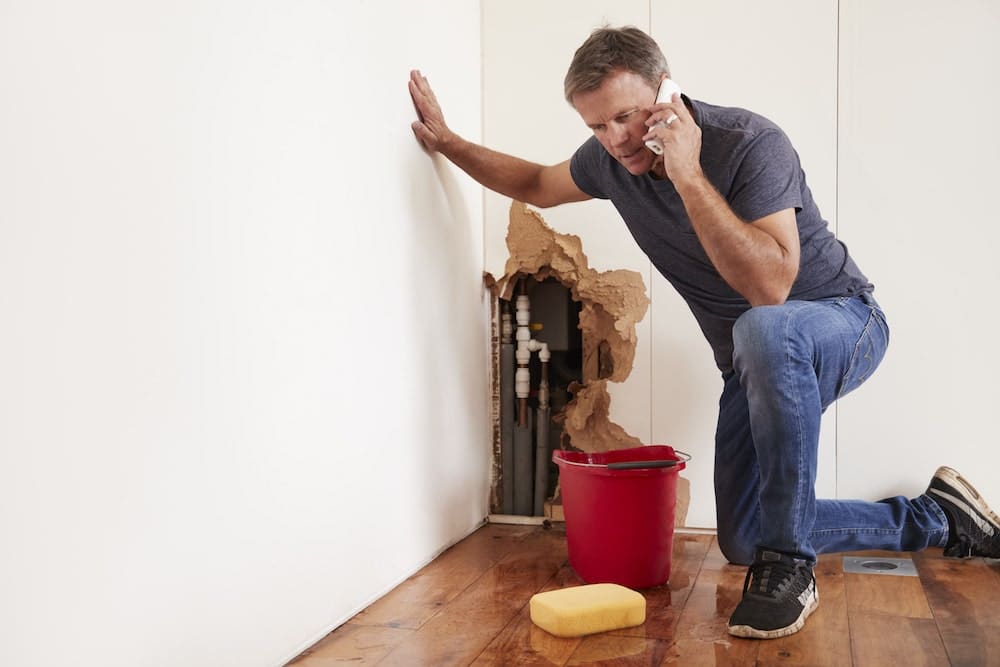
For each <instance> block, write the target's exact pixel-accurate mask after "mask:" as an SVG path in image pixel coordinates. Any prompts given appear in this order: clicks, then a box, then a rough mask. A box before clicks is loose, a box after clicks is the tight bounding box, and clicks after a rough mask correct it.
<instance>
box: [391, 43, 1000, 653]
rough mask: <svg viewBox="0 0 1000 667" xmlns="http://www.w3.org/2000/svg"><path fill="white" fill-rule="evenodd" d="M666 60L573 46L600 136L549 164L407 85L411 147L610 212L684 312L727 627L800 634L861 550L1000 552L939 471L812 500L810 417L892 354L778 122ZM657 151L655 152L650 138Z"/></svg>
mask: <svg viewBox="0 0 1000 667" xmlns="http://www.w3.org/2000/svg"><path fill="white" fill-rule="evenodd" d="M669 76H670V73H669V69H668V67H667V63H666V60H665V58H664V57H663V54H662V53H661V51H660V49H659V47H658V46H657V45H656V43H655V42H654V41H653V40H652V38H650V37H649V36H648V35H646V34H645V33H643V32H642V31H640V30H638V29H636V28H622V29H612V28H601V29H598V30H596V31H594V32H593V33H592V34H591V36H590V37H589V38H588V39H587V40H586V41H585V42H584V44H583V45H582V46H581V47H580V48H579V49H578V50H577V52H576V54H575V55H574V58H573V61H572V63H571V65H570V67H569V71H568V73H567V74H566V79H565V93H566V99H567V101H569V103H570V104H571V105H572V106H573V108H574V109H576V111H577V112H578V113H579V114H580V116H581V118H582V119H583V121H584V122H585V123H586V125H587V126H588V127H589V128H590V129H591V130H592V132H593V136H592V137H591V138H590V139H588V140H587V141H586V142H585V143H584V144H583V145H582V146H581V147H580V148H579V149H578V150H577V151H576V153H575V154H574V155H573V157H572V158H571V159H570V160H567V161H566V162H562V163H560V164H557V165H554V166H543V165H539V164H535V163H531V162H526V161H524V160H521V159H518V158H516V157H513V156H509V155H504V154H501V153H497V152H495V151H491V150H489V149H487V148H484V147H482V146H479V145H476V144H472V143H470V142H468V141H466V140H464V139H462V138H461V137H459V136H458V135H456V134H455V133H454V132H452V131H451V130H450V129H449V128H448V126H447V125H446V123H445V121H444V118H443V115H442V113H441V109H440V107H439V105H438V103H437V101H436V99H435V97H434V93H433V91H432V90H431V88H430V86H429V84H428V82H427V79H426V78H424V77H423V76H422V75H421V74H420V73H419V72H413V73H412V74H411V78H410V84H409V85H410V93H411V95H412V97H413V100H414V103H415V105H416V108H417V111H418V114H419V120H418V121H416V122H414V123H413V131H414V133H415V135H416V137H417V139H418V140H419V141H420V142H421V143H422V144H423V145H424V147H425V148H427V149H428V150H430V151H437V152H440V153H442V154H443V155H444V156H445V157H447V158H448V159H449V160H451V161H452V162H454V163H455V164H456V165H458V166H459V167H460V168H462V169H463V170H464V171H466V172H467V173H468V174H469V175H470V176H472V177H473V178H474V179H476V180H477V181H479V182H480V183H481V184H483V185H484V186H486V187H488V188H490V189H491V190H494V191H496V192H499V193H501V194H504V195H507V196H509V197H512V198H514V199H517V200H520V201H524V202H527V203H529V204H533V205H535V206H539V207H548V206H554V205H557V204H562V203H567V202H574V201H582V200H585V199H589V198H592V197H599V198H604V199H610V200H611V202H612V203H613V204H614V205H615V207H616V208H617V210H618V212H619V213H620V214H621V216H622V218H623V219H624V221H625V223H626V225H627V226H628V228H629V230H630V231H631V232H632V235H633V237H634V238H635V240H636V242H637V243H638V244H639V246H640V247H641V248H642V249H643V250H644V251H645V252H646V254H647V255H648V256H649V258H650V260H651V262H652V263H653V265H654V266H656V268H657V269H658V270H659V271H660V272H661V273H662V274H663V275H664V276H665V277H666V278H667V280H669V281H670V283H671V284H672V285H673V286H674V288H675V289H677V290H678V292H679V293H680V294H681V296H683V297H684V299H685V300H686V302H687V303H688V305H689V307H690V308H691V311H692V313H693V314H694V316H695V318H696V319H697V321H698V323H699V325H700V326H701V329H702V331H703V332H704V334H705V337H706V338H707V339H708V342H709V344H710V345H711V347H712V350H713V352H714V353H715V361H716V364H717V365H718V367H719V369H720V371H721V372H722V377H723V391H722V398H721V400H720V403H719V408H720V409H719V421H718V428H717V431H716V455H715V457H716V458H715V494H716V512H717V517H718V539H719V545H720V547H721V549H722V551H723V553H724V554H725V555H726V557H727V558H728V559H729V560H730V561H731V562H734V563H740V564H747V565H749V570H748V572H747V578H746V582H745V584H744V592H743V599H742V601H741V602H740V604H739V605H738V606H737V608H736V610H735V611H734V612H733V615H732V617H731V619H730V621H729V632H730V633H731V634H733V635H736V636H741V637H756V638H773V637H781V636H784V635H788V634H791V633H794V632H796V631H798V630H799V629H800V628H802V626H803V624H804V623H805V619H806V617H807V616H808V615H809V614H810V613H811V612H812V611H813V610H814V609H815V608H816V605H817V602H818V598H817V594H816V582H815V579H814V577H813V572H812V569H813V566H814V565H815V563H816V555H817V554H818V553H824V552H831V551H851V550H859V549H889V550H895V551H915V550H919V549H923V548H925V547H928V546H943V547H945V555H947V556H958V557H969V556H987V557H993V558H996V557H1000V517H998V516H997V515H996V514H995V513H994V512H993V511H992V510H991V509H990V508H989V506H988V505H987V504H986V503H985V501H984V500H983V499H982V498H981V497H980V496H979V494H978V493H977V492H976V490H975V489H974V488H973V487H972V486H971V485H970V484H969V483H968V482H967V481H965V480H964V479H963V478H962V477H961V476H960V475H958V473H956V472H955V471H954V470H952V469H950V468H944V467H942V468H940V469H938V471H937V472H936V473H935V475H934V477H933V479H932V480H931V483H930V486H929V487H928V489H927V491H926V492H925V493H924V494H923V495H921V496H919V497H917V498H915V499H912V500H908V499H906V498H903V497H897V498H890V499H886V500H883V501H881V502H878V503H871V502H862V501H833V500H817V499H816V497H815V491H814V487H815V480H816V463H817V450H818V446H819V426H820V417H821V415H822V413H823V411H824V410H825V409H826V407H827V406H829V405H830V404H831V403H833V401H835V400H836V399H837V398H839V397H840V396H843V395H844V394H846V393H847V392H849V391H852V390H854V389H855V388H857V387H858V386H859V385H860V384H861V383H862V382H864V381H865V380H866V379H867V378H868V377H869V376H870V375H871V373H872V372H873V371H874V370H875V368H876V367H877V366H878V364H879V363H880V361H881V359H882V356H883V354H884V353H885V348H886V345H887V344H888V339H889V330H888V327H887V325H886V321H885V317H884V314H883V313H882V310H881V308H880V307H879V306H878V304H877V303H876V302H875V299H874V298H873V297H872V292H873V290H874V288H873V286H872V284H871V283H870V282H869V281H868V279H867V278H866V277H865V276H864V275H863V274H862V273H861V271H860V270H859V269H858V267H857V266H856V265H855V263H854V262H853V260H852V259H851V258H850V256H849V255H848V253H847V249H846V247H845V246H844V245H843V244H841V243H840V242H839V241H837V239H836V238H835V237H834V236H833V234H832V233H831V232H830V231H829V229H828V228H827V224H826V222H825V221H824V220H823V218H822V217H821V215H820V213H819V210H818V208H817V206H816V204H815V202H814V201H813V199H812V195H811V193H810V191H809V188H808V187H807V185H806V182H805V175H804V174H803V172H802V169H801V167H800V165H799V160H798V156H797V155H796V153H795V151H794V150H793V149H792V146H791V144H790V143H789V141H788V139H787V137H786V136H785V135H784V133H783V132H782V131H781V130H780V129H779V128H778V127H777V126H775V125H774V124H773V123H771V122H770V121H768V120H766V119H764V118H762V117H761V116H758V115H756V114H753V113H751V112H749V111H746V110H743V109H735V108H723V107H718V106H714V105H711V104H707V103H705V102H701V101H698V100H694V99H691V98H689V97H687V96H686V95H679V94H675V95H674V96H673V98H672V99H671V100H670V101H669V102H665V103H655V98H656V92H657V89H658V86H659V84H660V82H661V80H663V79H665V78H669ZM653 139H655V140H658V141H659V142H661V143H662V146H663V151H662V155H657V154H655V153H654V152H652V151H651V150H649V149H648V148H647V147H646V145H645V142H646V141H649V140H653Z"/></svg>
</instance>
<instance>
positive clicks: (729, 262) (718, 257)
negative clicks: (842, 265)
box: [677, 176, 798, 306]
mask: <svg viewBox="0 0 1000 667" xmlns="http://www.w3.org/2000/svg"><path fill="white" fill-rule="evenodd" d="M677 191H678V193H679V194H680V195H681V199H682V200H683V201H684V207H685V209H686V210H687V213H688V218H689V219H690V220H691V226H692V227H693V228H694V231H695V233H696V234H697V235H698V240H699V241H701V244H702V247H704V248H705V252H706V254H707V255H708V258H709V259H710V260H711V261H712V264H713V265H714V266H715V268H716V269H717V270H718V271H719V274H720V275H721V276H722V278H723V279H724V280H725V281H726V282H727V283H728V284H729V286H730V287H732V288H733V289H734V290H736V291H737V292H739V293H740V294H741V295H742V296H743V297H744V298H745V299H746V300H747V301H749V302H750V305H752V306H759V305H766V304H778V303H784V301H785V299H786V298H788V293H789V291H790V290H791V286H792V283H793V282H794V281H795V276H796V275H797V273H798V243H797V241H798V237H797V236H796V237H795V239H794V241H795V243H794V244H793V243H791V242H788V243H787V244H786V245H788V246H793V245H794V247H786V246H785V245H782V244H781V243H780V242H779V240H778V239H777V238H775V236H774V235H772V234H771V233H768V232H767V231H764V230H763V229H761V228H759V227H758V226H757V225H754V224H748V223H747V222H744V221H743V220H741V219H740V218H739V217H738V216H737V215H736V214H735V213H733V210H732V209H731V208H730V207H729V204H728V203H727V202H726V200H725V199H724V198H723V197H722V195H721V194H719V192H718V191H717V190H716V189H715V188H714V187H713V186H712V184H711V183H710V182H709V181H708V180H707V179H706V178H704V176H698V177H696V178H691V179H688V180H686V181H685V182H684V183H681V184H679V185H677ZM789 215H790V216H791V220H792V221H794V214H792V213H790V212H789ZM796 234H797V231H796Z"/></svg>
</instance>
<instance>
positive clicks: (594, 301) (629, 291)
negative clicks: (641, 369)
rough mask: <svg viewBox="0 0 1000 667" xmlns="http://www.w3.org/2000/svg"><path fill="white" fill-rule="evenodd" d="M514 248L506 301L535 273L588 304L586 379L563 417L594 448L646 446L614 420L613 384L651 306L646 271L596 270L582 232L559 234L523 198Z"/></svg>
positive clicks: (503, 290)
mask: <svg viewBox="0 0 1000 667" xmlns="http://www.w3.org/2000/svg"><path fill="white" fill-rule="evenodd" d="M507 249H508V251H509V253H510V255H509V258H508V259H507V263H506V266H505V267H504V275H503V277H502V278H500V279H499V280H498V281H497V282H496V289H497V291H498V293H499V295H500V297H501V298H502V299H505V300H508V301H509V300H510V299H511V297H512V296H513V292H514V286H515V283H516V282H517V279H518V278H519V277H520V276H522V275H529V276H532V277H533V278H535V279H536V280H545V279H546V278H549V277H552V278H555V279H556V280H558V281H559V282H560V283H562V285H564V286H565V287H567V288H569V290H570V293H571V295H572V298H573V300H574V301H578V302H579V303H580V304H581V311H580V329H581V331H582V332H583V367H584V383H583V384H582V385H578V386H577V387H575V389H574V391H573V400H572V401H571V402H570V403H569V405H567V407H566V413H565V415H564V418H565V422H564V428H565V432H566V434H567V435H568V436H569V438H570V442H571V443H572V445H573V446H574V447H576V448H578V449H581V450H583V451H588V452H598V451H608V450H611V449H624V448H626V447H638V446H640V445H641V444H642V442H641V441H640V440H639V439H638V438H636V437H634V436H632V435H629V434H628V433H627V432H626V431H625V429H623V428H622V427H621V426H619V425H618V424H615V423H614V422H612V421H611V418H610V416H609V413H610V405H611V396H610V394H609V393H608V390H607V381H608V380H611V381H612V382H622V381H624V380H625V378H627V377H628V375H629V373H631V372H632V364H633V362H634V360H635V347H636V333H635V325H636V323H638V322H639V321H641V320H642V318H643V317H645V315H646V310H647V309H648V308H649V298H648V297H647V296H646V286H645V284H644V282H643V280H642V275H641V274H640V273H638V272H636V271H628V270H625V269H617V270H614V271H597V270H595V269H592V268H591V267H590V264H589V262H588V260H587V255H586V254H584V252H583V244H582V242H581V241H580V237H578V236H574V235H572V234H560V233H559V232H557V231H555V230H554V229H552V228H551V227H549V226H548V225H547V224H545V221H544V220H543V219H542V216H541V215H540V214H539V213H538V212H537V211H533V210H531V209H529V208H528V207H527V205H525V204H523V203H521V202H517V201H515V202H513V203H512V204H511V207H510V224H509V226H508V228H507ZM588 369H591V370H589V371H588Z"/></svg>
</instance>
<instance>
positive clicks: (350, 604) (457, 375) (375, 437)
mask: <svg viewBox="0 0 1000 667" xmlns="http://www.w3.org/2000/svg"><path fill="white" fill-rule="evenodd" d="M390 16H391V20H386V19H387V17H390ZM479 49H480V12H479V7H478V5H477V4H476V3H468V2H464V1H462V0H449V1H445V2H436V3H431V4H426V3H410V2H405V1H403V0H392V1H390V2H380V3H371V2H368V3H365V2H360V1H352V2H343V3H330V2H320V1H319V0H310V1H300V2H264V1H256V2H235V1H234V0H229V1H227V0H208V1H205V2H192V1H187V2H179V3H178V2H157V3H131V2H124V1H119V2H115V1H113V0H98V1H97V2H92V3H85V4H80V3H74V2H68V1H66V0H51V1H49V2H33V3H13V2H10V3H3V4H2V5H0V90H2V91H3V103H2V104H0V313H2V318H3V321H2V325H0V536H2V542H3V544H2V548H0V627H2V628H3V632H2V635H3V639H2V640H0V664H3V665H18V667H31V666H34V665H101V666H102V667H104V666H111V665H129V666H132V665H145V666H154V665H164V666H167V665H169V666H176V665H212V666H213V667H214V666H218V665H234V666H235V665H239V666H241V667H243V666H250V665H262V666H263V665H278V664H281V663H283V662H284V661H285V660H287V659H289V658H291V657H292V656H294V655H295V654H296V653H297V652H298V651H299V650H301V649H303V648H305V647H306V646H308V645H309V644H311V643H312V642H313V641H315V640H317V639H318V638H319V637H321V636H322V635H323V634H324V633H325V632H326V631H328V630H329V629H331V628H332V627H334V626H335V625H337V624H339V623H340V622H342V621H344V620H345V619H347V618H348V617H349V616H351V615H352V614H353V613H354V612H356V611H357V610H359V609H361V608H363V607H364V606H365V605H366V604H367V603H368V602H370V601H371V600H373V599H374V598H376V597H377V596H378V595H380V594H381V593H383V592H385V591H386V590H388V589H389V588H391V587H392V586H393V585H394V584H396V583H398V582H399V581H400V580H402V579H403V578H405V577H406V576H408V575H409V574H411V573H412V572H413V571H415V570H416V569H417V568H418V567H419V566H421V565H422V564H423V563H425V562H426V561H428V560H429V559H430V558H432V557H433V556H434V555H435V554H436V553H438V552H439V551H441V550H442V549H443V548H444V547H446V546H447V545H448V544H450V543H452V542H454V541H456V540H458V539H460V538H461V537H463V536H464V535H465V534H467V533H468V532H470V531H471V530H472V529H474V528H475V527H476V525H477V524H478V523H479V522H480V521H481V520H482V517H483V516H484V515H485V513H486V511H487V508H486V500H487V482H488V476H487V471H488V465H489V461H488V457H489V450H488V441H489V423H488V413H487V401H486V390H485V388H486V387H487V386H488V382H487V373H486V371H487V361H486V359H487V357H486V354H485V351H486V349H487V347H486V346H487V331H486V323H487V316H486V302H485V300H484V298H483V296H482V289H481V284H482V283H481V271H482V265H481V256H482V245H483V241H482V233H481V216H482V204H481V196H480V190H479V188H478V187H476V186H474V185H473V184H472V183H470V182H469V181H468V180H467V179H464V178H460V177H459V176H458V175H457V173H456V172H455V170H454V169H452V168H451V167H449V166H448V165H446V164H444V163H443V162H441V161H440V160H431V159H430V158H429V157H428V156H427V155H425V154H424V153H423V152H422V151H421V150H420V149H419V147H418V146H417V144H416V142H415V141H414V139H413V136H412V133H411V131H410V129H409V123H410V121H411V120H412V118H413V108H412V105H411V102H410V99H409V96H408V94H407V90H406V81H407V78H408V71H409V69H410V68H411V67H420V68H423V69H424V70H425V71H426V72H427V73H428V74H429V75H430V77H431V81H432V82H433V83H434V84H435V86H436V88H437V94H438V96H439V98H440V99H441V100H442V102H443V103H444V104H445V105H446V108H447V110H448V113H449V117H450V119H451V120H452V121H453V122H454V123H456V124H457V125H459V126H461V127H463V128H464V129H465V131H466V132H467V133H468V134H470V136H471V137H472V138H474V139H475V138H478V128H479V125H480V110H481V103H480V94H479V90H480V87H481V85H480V59H479ZM438 341H441V342H438ZM479 396H481V397H482V400H476V399H475V398H472V399H470V398H469V397H479Z"/></svg>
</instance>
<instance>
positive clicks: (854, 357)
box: [837, 306, 875, 399]
mask: <svg viewBox="0 0 1000 667" xmlns="http://www.w3.org/2000/svg"><path fill="white" fill-rule="evenodd" d="M868 308H869V312H868V321H866V322H865V327H864V329H862V330H861V335H860V336H858V340H857V342H856V343H855V344H854V350H853V351H852V352H851V361H850V363H848V364H847V370H846V371H845V372H844V374H843V375H842V376H841V378H840V391H838V392H837V398H838V399H840V398H842V397H843V396H844V395H845V394H847V393H849V391H848V390H847V381H848V378H850V377H851V373H852V372H853V371H854V367H855V366H857V361H858V351H859V350H860V348H861V343H862V342H863V341H864V340H865V338H866V337H867V336H868V334H869V332H871V328H872V323H873V322H874V321H875V309H874V308H872V307H871V306H868ZM867 379H868V378H867V376H866V377H863V378H861V379H860V380H859V381H858V385H859V386H860V385H861V384H863V383H864V381H865V380H867Z"/></svg>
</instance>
